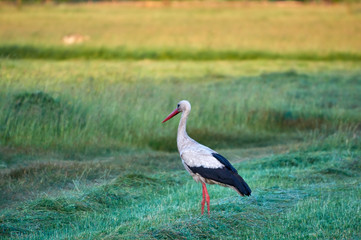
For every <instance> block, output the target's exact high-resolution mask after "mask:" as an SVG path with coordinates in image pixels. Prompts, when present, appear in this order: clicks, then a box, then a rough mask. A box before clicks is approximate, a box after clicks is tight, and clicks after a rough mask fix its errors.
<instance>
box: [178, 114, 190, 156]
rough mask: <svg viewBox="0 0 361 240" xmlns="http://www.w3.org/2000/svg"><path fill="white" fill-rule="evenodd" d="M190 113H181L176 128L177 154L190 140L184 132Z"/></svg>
mask: <svg viewBox="0 0 361 240" xmlns="http://www.w3.org/2000/svg"><path fill="white" fill-rule="evenodd" d="M189 112H190V111H185V112H183V113H182V116H181V119H180V121H179V126H178V134H177V146H178V150H179V152H181V151H182V149H183V148H184V147H185V146H186V145H187V143H188V142H189V141H191V138H190V137H189V136H188V134H187V131H186V126H187V119H188V115H189Z"/></svg>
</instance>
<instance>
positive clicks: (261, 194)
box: [0, 138, 361, 239]
mask: <svg viewBox="0 0 361 240" xmlns="http://www.w3.org/2000/svg"><path fill="white" fill-rule="evenodd" d="M329 140H330V139H326V142H327V141H329ZM349 140H350V141H351V142H352V141H360V139H352V138H350V139H349ZM332 141H333V140H332ZM326 142H324V143H323V144H326ZM226 152H227V151H226ZM235 153H236V152H235V151H233V154H235ZM228 154H230V152H228ZM137 156H139V155H138V154H136V153H135V154H132V158H137ZM140 156H144V155H140ZM153 157H155V158H156V159H157V161H162V162H163V163H164V164H165V165H154V163H153V164H152V161H150V162H151V163H150V166H152V167H151V168H150V169H153V171H152V172H140V171H137V170H135V171H134V170H132V169H134V168H133V167H134V165H135V164H134V165H131V166H126V167H124V166H123V165H122V164H121V162H122V161H123V160H122V159H121V158H120V159H116V160H109V161H107V162H106V164H105V165H106V166H107V167H109V166H113V167H111V169H112V170H111V171H112V172H113V174H116V175H119V176H117V177H115V176H111V174H109V172H108V171H107V170H106V169H104V161H103V164H98V163H91V162H88V163H83V164H82V165H84V166H87V167H86V169H87V170H86V171H78V173H79V175H80V173H81V172H82V174H81V176H79V175H78V176H76V175H73V176H71V174H70V175H68V174H67V173H69V171H71V172H75V171H74V170H73V169H79V168H78V167H79V165H73V164H71V163H63V164H62V170H61V171H60V170H59V169H57V168H53V167H52V165H51V164H50V163H48V164H47V165H42V166H38V167H37V168H36V167H35V169H38V170H31V169H30V170H29V171H26V172H25V171H24V174H22V175H19V174H17V175H16V174H15V173H14V172H9V175H10V176H12V177H11V182H12V187H13V188H18V187H19V185H20V184H19V182H21V181H22V180H26V179H31V181H34V178H33V177H32V176H31V172H33V171H43V173H41V174H37V175H42V176H49V177H50V183H51V182H54V183H53V184H55V183H56V185H58V184H59V183H58V181H57V180H56V178H55V177H51V176H54V172H58V173H60V172H61V173H62V174H64V175H66V176H68V177H69V178H71V179H73V181H72V182H71V183H68V187H67V188H65V189H66V190H62V191H61V192H58V193H55V194H49V195H41V194H40V195H39V196H38V197H37V198H36V199H35V200H32V201H28V202H26V203H23V204H20V205H18V204H17V206H16V208H12V209H8V210H7V209H5V210H3V211H2V213H1V216H0V223H1V232H2V236H3V237H10V236H12V237H17V238H20V239H22V238H24V239H39V238H44V237H45V236H46V237H50V238H72V239H84V238H86V239H88V238H105V239H119V238H121V239H124V238H141V239H142V238H144V239H149V238H152V239H183V238H184V239H185V238H187V239H188V238H211V239H218V238H229V239H231V238H235V237H242V238H256V239H262V238H278V239H289V238H297V239H298V238H307V239H320V238H322V239H328V238H359V237H360V235H359V233H360V230H361V229H360V228H361V226H360V224H359V223H360V220H361V219H360V215H359V214H358V212H359V211H360V204H359V199H360V196H361V191H360V190H361V189H360V187H361V186H360V184H359V179H360V175H359V170H360V157H361V155H360V151H359V147H358V148H357V149H354V148H349V147H339V148H338V149H333V150H331V151H324V150H315V149H313V148H311V149H310V148H308V147H302V148H301V150H296V151H295V150H291V151H290V152H286V153H282V154H277V155H274V156H272V155H271V156H268V157H260V158H259V157H258V158H257V157H256V156H254V157H255V159H253V160H251V161H246V162H244V161H243V162H240V163H236V164H235V166H236V167H237V168H238V169H239V171H240V172H241V174H242V175H243V176H244V178H245V179H246V180H247V182H249V184H250V186H251V187H252V188H253V195H252V197H249V198H240V197H239V196H238V195H237V194H236V193H235V192H233V191H232V190H230V189H226V188H222V187H218V186H210V187H209V191H210V195H211V211H212V212H211V216H210V217H208V216H200V209H199V208H200V197H201V191H200V190H201V187H200V185H197V184H196V183H194V182H193V180H191V178H190V176H189V175H188V174H187V173H186V172H185V171H184V170H178V169H180V168H181V164H180V162H179V161H180V160H179V159H177V158H178V157H177V156H176V154H170V155H164V154H160V153H159V154H158V155H153ZM151 159H152V157H151V158H149V157H148V158H143V159H142V160H141V161H142V162H143V163H144V164H147V163H148V164H149V160H151ZM176 159H177V160H176ZM175 161H176V162H178V164H175V166H176V168H175V169H173V170H172V171H170V169H171V168H168V167H167V168H165V166H167V164H174V162H175ZM114 166H117V167H114ZM150 166H149V167H150ZM107 167H106V168H107ZM41 169H42V170H41ZM80 169H81V168H80ZM64 170H65V171H64ZM84 172H85V173H84ZM38 173H39V172H38ZM9 175H8V176H9ZM94 175H97V176H98V178H96V179H97V181H95V180H94ZM70 176H71V177H70ZM5 178H7V177H5ZM7 179H8V178H7ZM35 179H36V178H35ZM87 181H91V182H92V184H90V185H89V184H86V182H87ZM94 182H96V183H95V184H94ZM48 188H49V186H48ZM45 189H46V188H45ZM62 189H64V188H62ZM43 190H44V189H43ZM64 191H65V192H64Z"/></svg>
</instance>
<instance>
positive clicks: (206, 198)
mask: <svg viewBox="0 0 361 240" xmlns="http://www.w3.org/2000/svg"><path fill="white" fill-rule="evenodd" d="M202 187H203V191H204V192H203V196H204V195H206V196H205V199H204V197H203V201H202V214H203V209H204V200H206V201H207V210H208V215H210V212H211V210H210V206H209V205H210V203H209V200H210V198H209V195H208V191H207V186H206V184H205V183H202Z"/></svg>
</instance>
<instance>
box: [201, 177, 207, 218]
mask: <svg viewBox="0 0 361 240" xmlns="http://www.w3.org/2000/svg"><path fill="white" fill-rule="evenodd" d="M205 186H206V185H205V184H204V183H202V194H203V197H202V215H203V212H204V204H205V202H206V193H205V190H204V188H205Z"/></svg>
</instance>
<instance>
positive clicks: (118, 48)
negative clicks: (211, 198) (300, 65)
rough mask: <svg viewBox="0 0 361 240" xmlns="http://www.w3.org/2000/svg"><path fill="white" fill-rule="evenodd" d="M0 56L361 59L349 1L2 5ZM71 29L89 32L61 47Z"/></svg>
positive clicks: (360, 31)
mask: <svg viewBox="0 0 361 240" xmlns="http://www.w3.org/2000/svg"><path fill="white" fill-rule="evenodd" d="M0 13H1V14H0V49H1V57H12V58H25V57H26V58H54V59H64V58H104V59H107V58H113V59H114V58H115V59H116V58H131V59H132V58H133V59H142V58H150V59H152V58H153V59H177V58H179V59H201V60H206V59H247V58H267V59H270V58H271V59H272V58H276V57H278V58H281V57H284V58H289V59H292V58H293V59H316V60H317V59H321V60H322V59H326V60H327V59H341V60H342V59H348V60H350V59H351V60H352V59H353V60H355V59H356V60H358V61H359V60H360V49H361V24H360V22H361V15H360V14H359V13H358V11H353V10H352V8H350V5H346V4H336V5H323V4H319V5H317V4H296V3H289V4H287V3H286V4H260V3H243V4H242V3H225V2H220V3H217V2H204V3H190V2H188V3H174V4H173V5H171V6H170V7H162V6H161V5H160V6H159V5H156V6H155V7H152V5H149V4H148V5H147V3H135V4H130V3H123V4H122V3H119V4H76V5H73V4H69V5H68V4H59V5H46V6H39V5H26V6H24V7H23V8H22V9H21V10H17V9H16V8H14V7H13V6H9V5H5V4H2V5H1V6H0ZM68 34H80V35H84V36H89V40H88V41H85V42H84V43H82V44H80V45H77V46H67V47H66V46H63V45H64V44H63V42H62V38H63V36H65V35H68Z"/></svg>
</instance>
